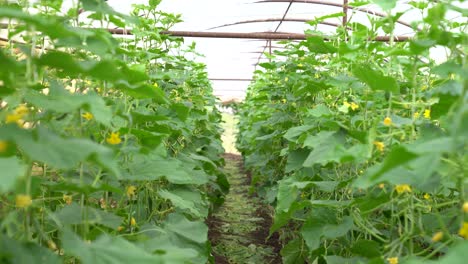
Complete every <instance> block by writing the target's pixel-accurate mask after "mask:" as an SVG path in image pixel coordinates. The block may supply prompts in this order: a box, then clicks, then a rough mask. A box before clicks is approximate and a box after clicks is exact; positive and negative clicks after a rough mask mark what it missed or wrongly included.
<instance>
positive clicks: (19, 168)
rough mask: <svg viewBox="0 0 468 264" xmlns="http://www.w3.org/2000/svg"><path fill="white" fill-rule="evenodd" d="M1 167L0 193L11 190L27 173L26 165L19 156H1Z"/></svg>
mask: <svg viewBox="0 0 468 264" xmlns="http://www.w3.org/2000/svg"><path fill="white" fill-rule="evenodd" d="M0 168H2V172H1V173H0V193H4V192H7V191H9V190H11V189H12V188H13V186H14V185H15V182H16V180H17V179H18V178H19V177H21V176H24V175H25V173H26V166H25V165H24V164H23V162H22V161H21V160H19V159H18V158H17V157H9V158H0Z"/></svg>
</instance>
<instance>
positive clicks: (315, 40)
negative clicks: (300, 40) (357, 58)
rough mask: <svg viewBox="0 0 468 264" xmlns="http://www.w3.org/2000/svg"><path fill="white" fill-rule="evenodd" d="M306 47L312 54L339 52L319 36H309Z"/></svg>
mask: <svg viewBox="0 0 468 264" xmlns="http://www.w3.org/2000/svg"><path fill="white" fill-rule="evenodd" d="M304 45H305V46H307V48H308V49H309V50H310V52H313V53H318V54H328V53H335V52H336V51H337V48H335V47H333V46H332V45H330V44H328V43H326V42H325V41H324V40H323V38H321V37H318V36H308V37H307V40H306V41H305V43H304Z"/></svg>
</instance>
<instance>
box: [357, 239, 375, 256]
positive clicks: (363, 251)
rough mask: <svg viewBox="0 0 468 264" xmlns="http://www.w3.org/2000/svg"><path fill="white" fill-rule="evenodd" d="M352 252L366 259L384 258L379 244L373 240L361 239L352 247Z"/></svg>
mask: <svg viewBox="0 0 468 264" xmlns="http://www.w3.org/2000/svg"><path fill="white" fill-rule="evenodd" d="M351 252H353V253H354V254H356V255H358V256H362V257H366V258H377V257H380V256H382V252H381V250H380V245H379V243H377V242H375V241H373V240H364V239H360V240H358V241H356V242H355V243H354V244H353V246H352V247H351Z"/></svg>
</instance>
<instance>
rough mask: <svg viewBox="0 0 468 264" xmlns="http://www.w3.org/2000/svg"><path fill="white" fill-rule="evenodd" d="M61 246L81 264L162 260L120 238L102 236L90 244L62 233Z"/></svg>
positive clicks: (73, 235)
mask: <svg viewBox="0 0 468 264" xmlns="http://www.w3.org/2000/svg"><path fill="white" fill-rule="evenodd" d="M61 238H62V246H63V249H64V250H65V252H66V254H67V255H71V256H74V257H76V258H78V259H79V260H81V263H83V264H109V263H115V264H120V263H121V264H126V263H141V264H157V263H161V264H162V263H164V261H163V258H162V257H160V256H156V255H151V254H150V253H148V252H146V251H144V250H143V249H141V248H139V247H137V246H136V245H134V244H132V243H130V242H128V241H127V240H125V239H123V238H120V237H111V236H108V235H103V236H101V237H99V238H98V239H97V240H95V241H92V242H90V243H86V242H84V241H82V240H81V239H80V238H79V237H77V236H76V235H75V234H74V233H73V232H72V231H70V230H68V229H65V230H63V231H62V236H61Z"/></svg>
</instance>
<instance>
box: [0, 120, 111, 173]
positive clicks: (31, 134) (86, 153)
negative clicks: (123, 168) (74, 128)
mask: <svg viewBox="0 0 468 264" xmlns="http://www.w3.org/2000/svg"><path fill="white" fill-rule="evenodd" d="M0 137H1V138H5V139H7V140H9V141H14V142H15V143H16V145H18V146H19V148H20V149H21V150H22V151H23V152H24V153H25V154H26V155H27V156H28V157H29V158H30V159H32V160H34V161H40V162H44V163H46V164H48V165H50V166H51V167H54V168H58V169H72V168H76V167H77V165H78V164H79V163H80V162H84V161H91V162H94V163H97V164H100V165H101V166H103V167H104V168H106V169H108V170H110V171H111V172H112V173H113V174H114V175H115V176H117V177H119V176H120V170H119V169H118V167H117V163H116V161H115V160H114V154H113V151H112V150H111V149H109V148H107V147H105V146H102V145H99V144H97V143H95V142H93V141H91V140H88V139H80V138H63V137H60V136H58V135H56V134H55V133H53V132H51V131H48V130H46V129H43V128H39V129H37V130H25V129H21V128H19V127H17V126H15V125H8V126H4V127H1V128H0Z"/></svg>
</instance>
